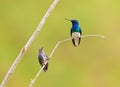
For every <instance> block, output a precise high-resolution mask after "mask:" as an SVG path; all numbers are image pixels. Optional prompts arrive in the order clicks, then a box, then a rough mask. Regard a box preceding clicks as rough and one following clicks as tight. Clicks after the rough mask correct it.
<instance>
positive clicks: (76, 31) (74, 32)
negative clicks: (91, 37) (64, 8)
mask: <svg viewBox="0 0 120 87" xmlns="http://www.w3.org/2000/svg"><path fill="white" fill-rule="evenodd" d="M66 20H68V21H71V22H72V28H71V31H70V34H71V38H72V42H73V45H74V46H75V47H77V46H78V45H79V44H80V41H81V37H80V36H81V35H82V30H81V28H80V26H79V22H78V21H77V20H69V19H66Z"/></svg>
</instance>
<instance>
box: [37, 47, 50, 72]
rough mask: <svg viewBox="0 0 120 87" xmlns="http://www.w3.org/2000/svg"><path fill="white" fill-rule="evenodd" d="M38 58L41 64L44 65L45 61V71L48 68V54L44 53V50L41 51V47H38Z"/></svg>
mask: <svg viewBox="0 0 120 87" xmlns="http://www.w3.org/2000/svg"><path fill="white" fill-rule="evenodd" d="M38 60H39V63H40V65H41V66H44V65H45V62H47V64H46V65H45V67H44V68H43V70H44V71H45V72H46V71H47V69H48V56H47V55H46V54H45V52H44V51H43V48H40V49H39V55H38Z"/></svg>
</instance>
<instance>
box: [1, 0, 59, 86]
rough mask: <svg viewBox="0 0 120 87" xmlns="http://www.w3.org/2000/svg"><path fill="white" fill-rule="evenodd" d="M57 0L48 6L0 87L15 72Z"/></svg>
mask: <svg viewBox="0 0 120 87" xmlns="http://www.w3.org/2000/svg"><path fill="white" fill-rule="evenodd" d="M58 1H59V0H54V2H53V3H52V5H51V6H50V8H49V9H48V10H47V12H46V14H45V15H44V17H43V18H42V20H41V22H40V23H39V25H38V27H37V28H36V30H35V31H34V33H33V35H32V36H31V37H30V39H29V40H28V42H27V43H26V44H25V46H24V47H23V48H22V49H21V51H20V53H19V54H18V56H17V58H16V59H15V61H14V62H13V64H12V66H11V67H10V69H9V70H8V72H7V74H6V76H5V77H4V79H3V81H2V83H1V86H0V87H5V85H6V83H7V81H8V79H9V77H10V75H11V74H12V73H13V71H14V70H15V68H16V66H17V64H18V63H19V62H20V60H21V59H22V57H23V55H24V54H25V53H26V51H27V50H28V48H29V47H30V45H31V43H32V42H33V40H34V39H35V38H36V36H37V35H38V33H39V32H40V30H41V28H42V26H43V25H44V23H45V22H46V20H47V18H48V16H49V15H50V13H51V12H52V10H53V9H54V8H55V6H56V4H57V3H58Z"/></svg>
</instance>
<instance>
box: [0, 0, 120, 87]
mask: <svg viewBox="0 0 120 87" xmlns="http://www.w3.org/2000/svg"><path fill="white" fill-rule="evenodd" d="M52 2H53V0H36V1H35V0H34V1H32V0H18V1H17V0H7V1H6V0H1V1H0V83H1V82H2V80H3V78H4V76H5V74H6V72H7V71H8V69H9V68H10V66H11V64H12V63H13V61H14V60H15V58H16V57H17V55H18V53H19V51H20V49H21V48H22V47H23V46H24V45H25V43H26V42H27V40H28V39H29V37H30V36H31V35H32V33H33V32H34V30H35V28H36V27H37V25H38V24H39V22H40V20H41V18H42V17H43V15H44V14H45V12H46V10H47V9H48V8H49V6H50V5H51V3H52ZM66 17H67V18H69V19H77V20H79V22H80V25H81V28H82V31H83V35H86V34H101V35H104V36H106V37H107V38H106V39H101V38H97V37H95V38H83V39H82V41H81V44H80V46H79V47H77V48H76V47H74V46H73V45H72V42H71V41H69V42H66V43H64V44H63V45H60V46H59V47H58V49H57V50H56V51H55V53H54V55H53V57H52V59H51V60H50V63H49V70H48V72H46V73H44V72H43V73H42V74H41V75H40V77H39V78H38V79H37V81H36V83H35V84H34V87H43V86H44V87H120V40H119V37H120V33H119V32H120V1H119V0H60V2H59V4H58V5H57V7H56V8H55V10H54V11H53V12H52V14H51V15H50V16H49V18H48V20H47V22H46V23H45V25H44V26H43V28H42V30H41V31H40V33H39V35H38V36H37V38H36V39H35V41H34V42H33V43H32V45H31V47H30V48H29V50H28V51H27V53H26V54H25V56H24V57H23V59H22V60H21V62H20V63H19V64H18V66H17V68H16V69H15V71H14V73H13V75H12V76H11V77H10V79H9V81H8V83H7V85H6V87H27V86H28V85H29V83H30V80H31V79H32V78H33V77H34V76H35V75H36V73H37V72H38V70H39V69H40V65H39V63H38V59H37V55H38V49H39V48H40V47H42V46H43V47H44V49H45V51H46V53H47V54H48V55H49V54H50V52H51V50H52V49H53V47H54V46H55V44H56V43H57V41H59V40H63V39H66V38H69V37H70V28H71V23H69V22H68V21H65V20H64V18H66Z"/></svg>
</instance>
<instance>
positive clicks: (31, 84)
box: [29, 34, 104, 87]
mask: <svg viewBox="0 0 120 87" xmlns="http://www.w3.org/2000/svg"><path fill="white" fill-rule="evenodd" d="M86 37H100V38H104V36H102V35H98V34H96V35H84V36H81V38H86ZM71 39H72V38H68V39H65V40H62V41H58V42H57V44H56V45H55V47H54V48H53V50H52V52H51V53H50V56H49V57H48V58H49V59H50V58H51V57H52V56H53V53H54V52H55V50H56V49H57V47H58V46H59V45H60V44H62V43H64V42H67V41H70V40H71ZM47 62H48V61H46V62H45V65H46V64H47ZM45 65H44V66H42V67H41V69H40V70H39V71H38V73H37V74H36V76H35V77H34V79H33V80H31V82H30V85H29V87H32V86H33V84H34V83H35V81H36V79H37V78H38V77H39V75H40V73H41V72H42V70H43V68H44V67H45Z"/></svg>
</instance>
